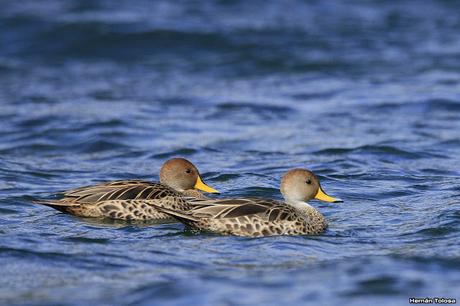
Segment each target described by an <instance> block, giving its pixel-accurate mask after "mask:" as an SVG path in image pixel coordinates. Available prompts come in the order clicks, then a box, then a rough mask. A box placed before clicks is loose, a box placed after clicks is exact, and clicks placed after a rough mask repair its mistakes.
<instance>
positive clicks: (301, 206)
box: [286, 201, 318, 215]
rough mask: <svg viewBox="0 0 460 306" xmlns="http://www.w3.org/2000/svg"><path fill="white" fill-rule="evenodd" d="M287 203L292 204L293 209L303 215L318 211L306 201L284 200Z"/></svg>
mask: <svg viewBox="0 0 460 306" xmlns="http://www.w3.org/2000/svg"><path fill="white" fill-rule="evenodd" d="M286 203H287V204H289V205H291V206H293V207H294V208H295V209H297V210H298V211H299V212H301V213H302V214H304V215H308V214H311V213H312V212H315V213H316V212H318V211H317V210H316V208H314V207H313V206H311V205H310V204H308V203H307V202H303V201H286Z"/></svg>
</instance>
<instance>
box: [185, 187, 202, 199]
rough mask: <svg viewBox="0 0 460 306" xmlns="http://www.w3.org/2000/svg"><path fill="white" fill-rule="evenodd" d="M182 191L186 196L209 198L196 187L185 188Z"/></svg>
mask: <svg viewBox="0 0 460 306" xmlns="http://www.w3.org/2000/svg"><path fill="white" fill-rule="evenodd" d="M181 193H182V194H183V195H184V196H185V197H192V198H195V199H207V198H208V197H206V196H205V195H204V194H202V193H201V192H199V191H198V190H196V189H187V190H183V191H181Z"/></svg>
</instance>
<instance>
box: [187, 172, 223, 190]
mask: <svg viewBox="0 0 460 306" xmlns="http://www.w3.org/2000/svg"><path fill="white" fill-rule="evenodd" d="M193 188H195V189H199V190H202V191H204V192H208V193H219V191H217V190H215V189H214V188H211V187H209V186H208V185H206V184H205V183H203V181H202V180H201V177H200V176H198V178H197V179H196V183H195V186H193Z"/></svg>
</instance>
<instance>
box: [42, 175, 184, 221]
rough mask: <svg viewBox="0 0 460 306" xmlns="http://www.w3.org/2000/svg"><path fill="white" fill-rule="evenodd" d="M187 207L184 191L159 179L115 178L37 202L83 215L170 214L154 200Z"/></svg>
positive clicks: (161, 216)
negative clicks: (58, 197)
mask: <svg viewBox="0 0 460 306" xmlns="http://www.w3.org/2000/svg"><path fill="white" fill-rule="evenodd" d="M153 202H155V203H156V204H158V205H160V206H165V207H170V208H172V209H177V210H187V209H188V208H189V206H188V203H187V201H186V200H185V198H183V196H182V194H180V193H178V192H177V191H175V190H173V189H171V188H169V187H167V186H164V185H162V184H160V183H153V182H147V181H139V180H130V181H113V182H108V183H104V184H99V185H93V186H86V187H81V188H77V189H73V190H70V191H67V192H65V193H64V197H63V198H62V199H60V200H43V201H38V202H37V203H39V204H43V205H47V206H50V207H52V208H54V209H57V210H59V211H62V212H65V213H70V214H73V215H76V216H80V217H97V218H101V217H107V218H113V219H123V220H166V219H171V217H170V216H168V215H167V214H165V213H163V212H160V211H158V210H157V209H156V208H155V206H154V205H153V204H152V203H153Z"/></svg>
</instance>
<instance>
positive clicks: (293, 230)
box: [158, 169, 341, 237]
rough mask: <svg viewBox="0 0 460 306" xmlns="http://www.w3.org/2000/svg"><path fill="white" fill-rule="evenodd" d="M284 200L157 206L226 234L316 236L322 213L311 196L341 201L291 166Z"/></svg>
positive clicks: (312, 177)
mask: <svg viewBox="0 0 460 306" xmlns="http://www.w3.org/2000/svg"><path fill="white" fill-rule="evenodd" d="M280 190H281V193H282V194H283V197H284V199H285V201H284V202H280V201H276V200H268V199H258V198H236V199H209V200H193V201H189V204H190V205H191V206H192V207H191V208H188V209H187V210H184V211H181V210H177V209H176V210H174V209H170V208H161V207H160V208H158V209H159V210H160V211H163V212H165V213H168V214H170V215H171V216H174V217H175V218H177V219H178V220H179V221H181V222H183V223H185V224H187V225H189V226H191V227H193V228H196V229H200V230H205V231H211V232H215V233H220V234H226V235H237V236H246V237H260V236H273V235H316V234H320V233H322V232H324V231H325V230H326V228H327V222H326V219H325V218H324V216H323V215H322V214H321V213H320V212H319V211H318V210H316V209H315V208H314V207H313V206H311V205H310V204H308V203H307V201H309V200H312V199H318V200H321V201H325V202H341V200H340V199H337V198H333V197H331V196H329V195H327V194H326V193H325V192H324V191H323V189H322V188H321V185H320V183H319V180H318V178H317V177H316V175H315V174H314V173H313V172H311V171H309V170H306V169H292V170H290V171H288V172H287V173H286V174H285V175H284V176H283V178H282V180H281V187H280Z"/></svg>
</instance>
